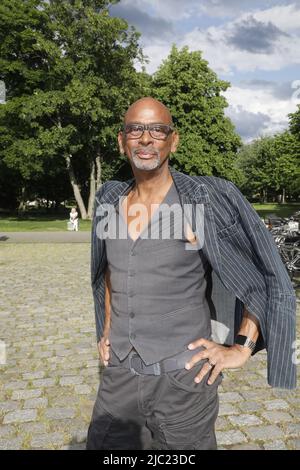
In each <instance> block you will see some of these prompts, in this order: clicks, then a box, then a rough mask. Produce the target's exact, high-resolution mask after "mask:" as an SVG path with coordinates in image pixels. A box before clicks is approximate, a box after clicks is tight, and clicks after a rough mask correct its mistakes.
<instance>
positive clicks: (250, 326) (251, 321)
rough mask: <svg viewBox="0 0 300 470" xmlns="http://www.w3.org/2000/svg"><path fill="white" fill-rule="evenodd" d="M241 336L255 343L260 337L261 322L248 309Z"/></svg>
mask: <svg viewBox="0 0 300 470" xmlns="http://www.w3.org/2000/svg"><path fill="white" fill-rule="evenodd" d="M239 335H244V336H248V337H249V338H250V339H252V341H254V342H256V341H257V339H258V336H259V322H258V320H257V319H256V317H255V316H254V315H252V314H251V313H250V312H248V310H247V309H246V308H245V310H244V314H243V319H242V323H241V326H240V329H239Z"/></svg>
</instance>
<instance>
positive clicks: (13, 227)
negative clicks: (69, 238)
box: [0, 214, 91, 232]
mask: <svg viewBox="0 0 300 470" xmlns="http://www.w3.org/2000/svg"><path fill="white" fill-rule="evenodd" d="M68 220H69V219H68V218H65V217H60V216H58V217H55V216H54V217H52V216H40V215H39V216H35V215H34V214H30V215H28V217H22V218H19V217H17V216H16V217H5V216H3V217H0V231H1V232H64V231H66V230H67V222H68ZM79 230H82V231H90V230H91V221H90V220H79Z"/></svg>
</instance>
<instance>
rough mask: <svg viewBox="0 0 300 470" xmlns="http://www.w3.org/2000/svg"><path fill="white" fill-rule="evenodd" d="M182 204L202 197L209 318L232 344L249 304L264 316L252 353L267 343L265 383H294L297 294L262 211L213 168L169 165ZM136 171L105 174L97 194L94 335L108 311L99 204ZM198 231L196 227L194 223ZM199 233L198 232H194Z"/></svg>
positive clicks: (124, 187) (112, 198)
mask: <svg viewBox="0 0 300 470" xmlns="http://www.w3.org/2000/svg"><path fill="white" fill-rule="evenodd" d="M169 170H170V173H171V175H172V178H173V181H174V184H175V186H176V189H177V191H178V194H179V198H180V201H181V204H182V205H183V204H192V205H194V204H203V207H204V244H203V246H202V250H203V253H204V255H205V256H206V258H207V259H208V261H209V263H210V266H211V283H210V287H211V288H210V289H208V290H210V293H209V292H208V296H210V297H209V298H208V300H209V304H210V306H211V319H212V323H213V322H214V323H215V324H217V325H223V326H224V328H225V329H226V331H229V334H228V335H227V338H226V341H222V340H220V341H218V342H220V343H226V344H232V342H233V338H234V336H235V334H236V333H237V332H238V329H239V326H240V323H241V319H242V315H243V310H244V306H245V307H247V309H248V311H249V312H251V313H252V314H253V315H254V316H255V317H256V318H257V319H258V321H259V324H260V337H259V340H258V342H257V347H256V350H255V351H254V353H256V352H257V351H258V350H261V349H266V351H267V368H268V376H267V380H268V383H269V384H270V385H271V386H273V387H280V388H288V389H292V388H295V387H296V360H295V355H296V352H295V344H296V342H295V340H296V338H295V335H296V325H295V324H296V297H295V293H294V290H293V287H292V285H291V282H290V279H289V276H288V274H287V271H286V269H285V267H284V265H283V263H282V261H281V259H280V256H279V254H278V250H277V247H276V245H275V243H274V241H273V238H272V236H271V234H270V233H269V232H268V230H267V229H266V227H265V225H264V223H263V222H262V221H261V219H260V217H259V216H258V214H257V213H256V212H255V210H254V209H253V208H252V206H251V205H250V203H249V202H248V201H247V200H246V199H245V198H244V197H243V195H242V194H241V193H240V191H239V190H238V189H237V187H236V186H235V185H234V184H233V183H231V182H230V181H227V180H224V179H221V178H217V177H211V176H189V175H185V174H183V173H180V172H178V171H176V170H175V169H173V168H172V167H171V166H169ZM133 184H134V178H132V179H130V180H128V181H125V182H120V181H108V182H106V183H104V184H103V185H102V186H101V188H100V189H99V190H98V192H97V194H96V200H95V210H94V218H93V226H92V238H91V283H92V291H93V296H94V304H95V317H96V332H97V340H98V341H99V339H100V338H101V336H102V334H103V328H104V318H105V295H104V294H105V289H104V275H105V270H106V266H107V258H106V250H105V240H104V239H101V237H98V235H97V233H96V232H97V224H98V222H99V221H100V220H101V215H99V214H100V213H101V211H100V212H99V210H97V209H99V207H100V208H101V205H103V204H113V205H114V206H117V204H118V203H119V198H120V196H121V195H123V194H124V193H126V192H127V191H128V190H129V188H130V187H131V186H133ZM195 234H196V236H197V231H196V233H195ZM197 238H198V237H197Z"/></svg>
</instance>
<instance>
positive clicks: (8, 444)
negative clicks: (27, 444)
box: [0, 437, 23, 450]
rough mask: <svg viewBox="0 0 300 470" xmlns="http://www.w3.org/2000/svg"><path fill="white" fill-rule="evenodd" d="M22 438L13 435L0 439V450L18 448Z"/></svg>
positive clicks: (20, 445)
mask: <svg viewBox="0 0 300 470" xmlns="http://www.w3.org/2000/svg"><path fill="white" fill-rule="evenodd" d="M22 442H23V438H22V437H14V438H13V439H0V450H20V449H21V447H22Z"/></svg>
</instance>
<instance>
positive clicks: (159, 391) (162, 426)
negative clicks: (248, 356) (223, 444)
mask: <svg viewBox="0 0 300 470" xmlns="http://www.w3.org/2000/svg"><path fill="white" fill-rule="evenodd" d="M117 364H118V362H117V361H115V360H113V359H111V360H110V362H109V365H108V366H107V367H106V368H105V369H104V370H103V373H102V377H101V382H100V386H99V390H98V395H97V399H96V402H95V405H94V409H93V414H92V419H91V423H90V426H89V430H88V439H87V447H86V448H87V449H90V450H92V449H94V450H101V449H102V450H117V449H118V450H133V449H134V450H137V449H142V450H154V449H176V450H177V449H178V450H184V449H195V450H196V449H197V450H215V449H217V443H216V437H215V430H214V426H215V421H216V419H217V415H218V411H219V399H218V385H219V384H220V383H221V381H222V376H221V375H220V376H219V377H218V379H217V380H216V381H215V383H214V384H212V385H208V384H207V378H208V376H205V377H204V379H203V380H202V382H201V383H200V384H196V383H195V382H194V377H195V376H196V374H197V372H199V370H200V369H201V367H202V366H203V363H201V364H200V365H199V364H197V365H196V366H194V367H193V368H192V369H190V370H186V369H182V370H176V371H171V372H166V373H164V374H162V375H160V376H155V375H137V374H136V373H134V372H133V371H131V370H130V369H127V368H124V367H122V366H120V365H117Z"/></svg>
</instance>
